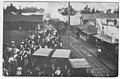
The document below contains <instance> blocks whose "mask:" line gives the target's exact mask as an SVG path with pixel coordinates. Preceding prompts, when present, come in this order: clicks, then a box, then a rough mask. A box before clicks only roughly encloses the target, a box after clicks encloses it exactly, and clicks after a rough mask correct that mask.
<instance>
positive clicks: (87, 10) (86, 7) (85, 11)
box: [81, 5, 92, 14]
mask: <svg viewBox="0 0 120 79" xmlns="http://www.w3.org/2000/svg"><path fill="white" fill-rule="evenodd" d="M90 10H91V9H90V8H89V7H88V5H86V6H85V7H84V9H83V10H81V13H82V14H90V13H92V12H91V11H90Z"/></svg>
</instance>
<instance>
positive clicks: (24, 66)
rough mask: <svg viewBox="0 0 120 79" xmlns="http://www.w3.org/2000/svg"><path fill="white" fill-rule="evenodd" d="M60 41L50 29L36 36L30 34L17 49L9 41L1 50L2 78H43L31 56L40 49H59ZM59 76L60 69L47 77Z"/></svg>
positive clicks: (14, 44) (56, 33) (56, 32)
mask: <svg viewBox="0 0 120 79" xmlns="http://www.w3.org/2000/svg"><path fill="white" fill-rule="evenodd" d="M62 44H63V43H62V39H61V37H60V35H59V34H58V31H57V30H56V29H55V28H54V27H52V28H50V29H47V28H45V29H43V30H40V31H39V32H37V33H36V34H30V35H29V38H27V39H23V40H22V41H21V44H20V45H19V47H17V46H16V43H15V41H14V40H13V41H11V43H10V44H8V45H6V47H5V48H4V49H3V75H4V76H44V74H43V73H44V72H42V71H41V70H40V69H39V68H37V67H36V66H35V65H34V64H33V63H32V60H33V59H32V54H33V53H34V52H35V51H36V50H38V49H40V48H52V49H61V48H62ZM55 75H56V76H60V75H61V71H60V67H57V68H56V70H55V71H54V73H52V74H49V76H55Z"/></svg>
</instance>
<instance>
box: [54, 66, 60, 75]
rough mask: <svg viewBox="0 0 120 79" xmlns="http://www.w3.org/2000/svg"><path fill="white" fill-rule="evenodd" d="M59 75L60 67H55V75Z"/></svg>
mask: <svg viewBox="0 0 120 79" xmlns="http://www.w3.org/2000/svg"><path fill="white" fill-rule="evenodd" d="M60 75H61V70H60V67H57V70H56V71H55V76H60Z"/></svg>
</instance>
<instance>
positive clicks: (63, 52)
mask: <svg viewBox="0 0 120 79" xmlns="http://www.w3.org/2000/svg"><path fill="white" fill-rule="evenodd" d="M70 52H71V50H68V49H56V50H55V52H54V53H53V55H52V57H53V58H69V56H70Z"/></svg>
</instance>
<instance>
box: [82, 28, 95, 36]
mask: <svg viewBox="0 0 120 79" xmlns="http://www.w3.org/2000/svg"><path fill="white" fill-rule="evenodd" d="M83 32H84V33H86V34H88V35H93V34H96V33H97V32H95V31H91V30H88V29H85V30H83Z"/></svg>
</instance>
